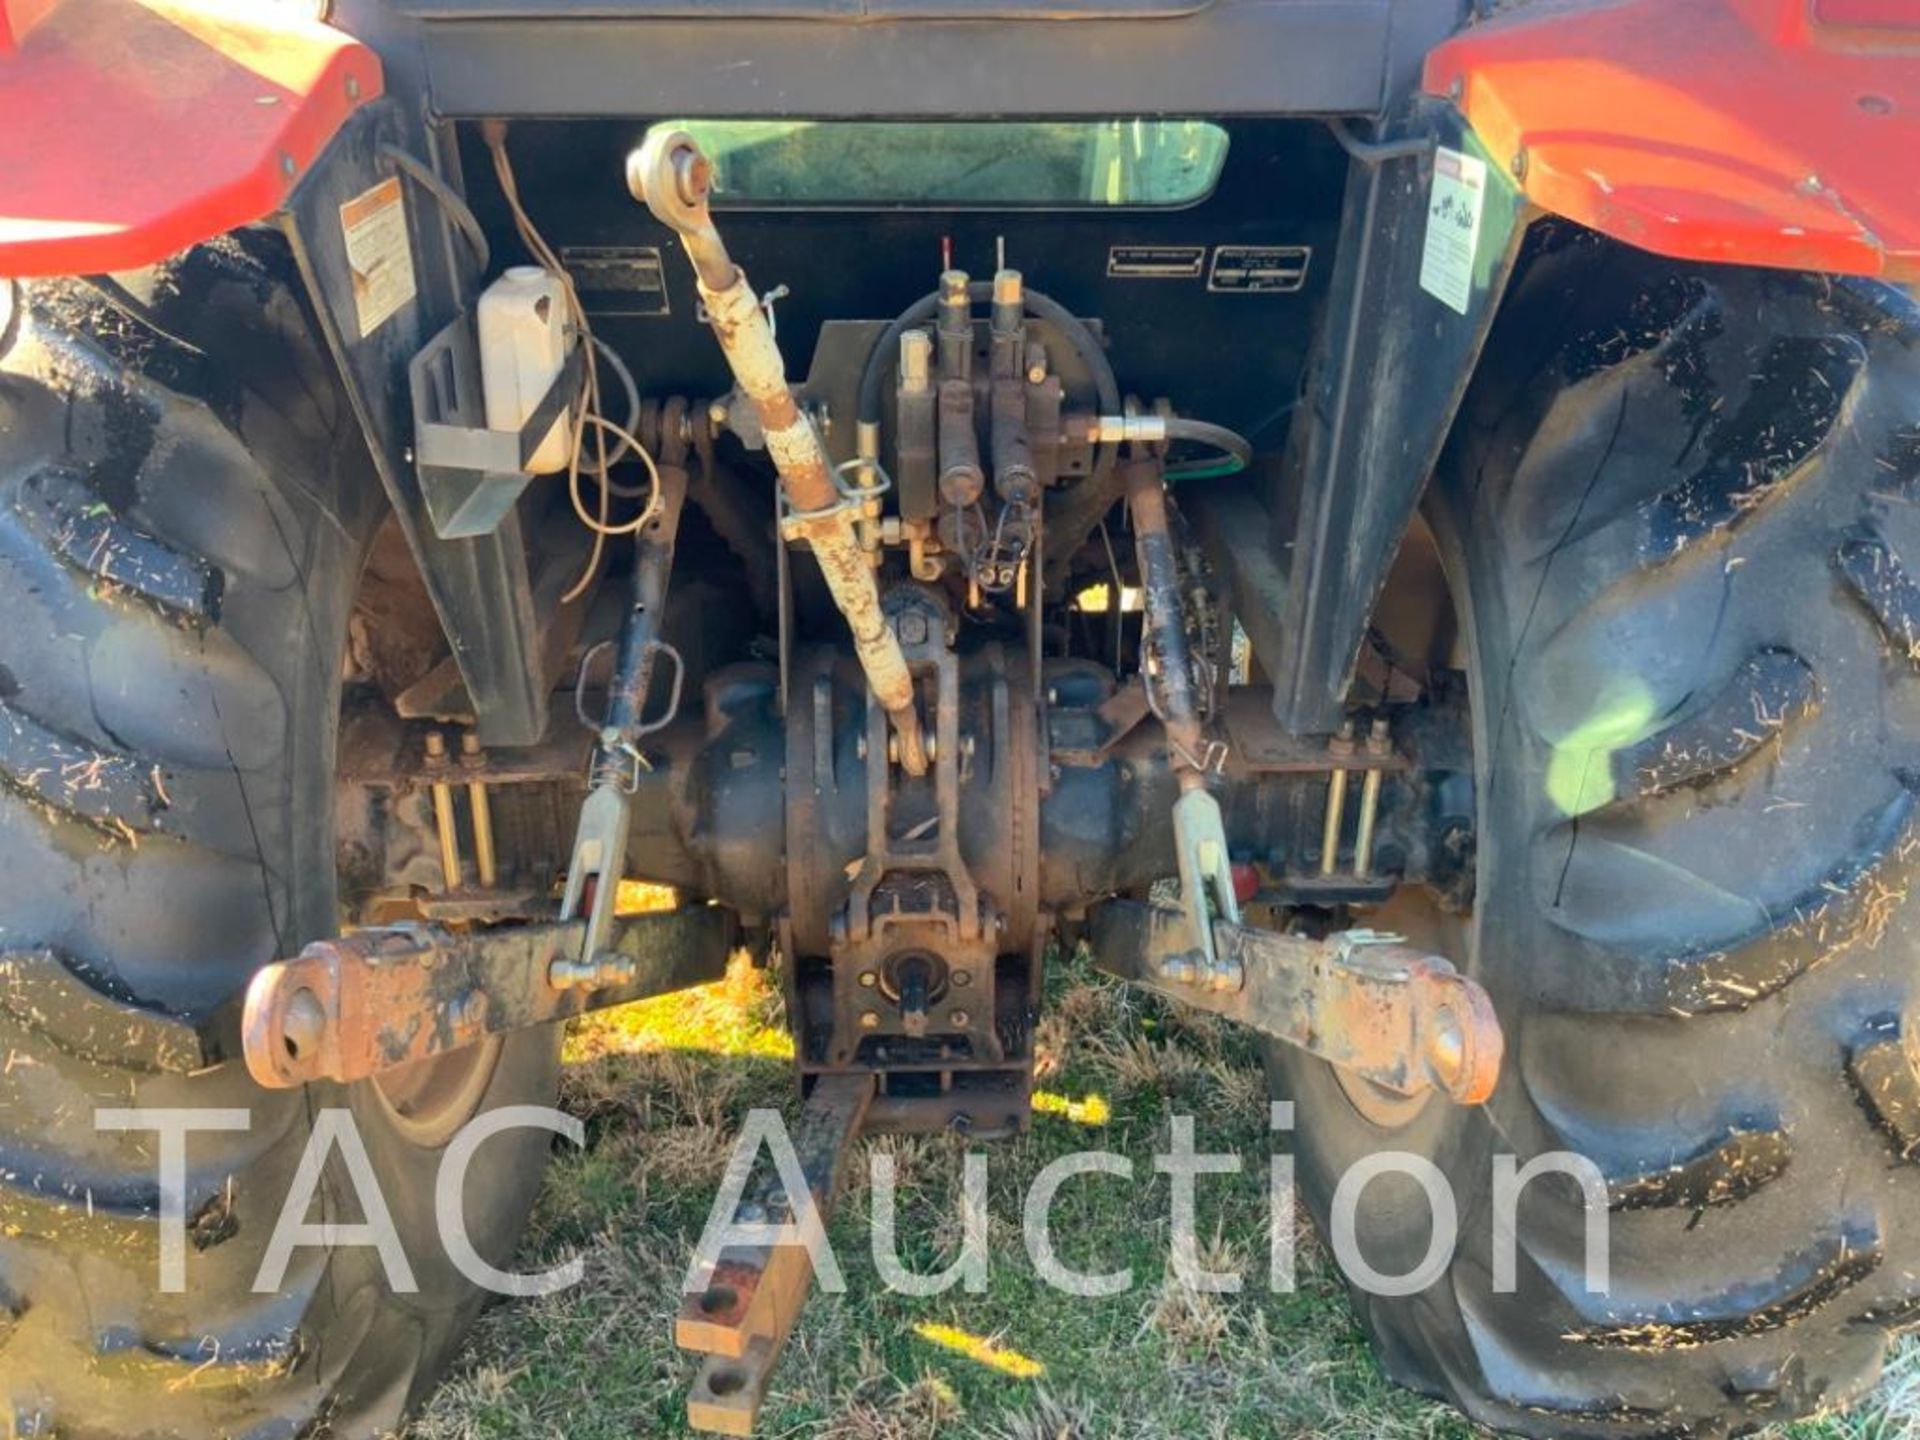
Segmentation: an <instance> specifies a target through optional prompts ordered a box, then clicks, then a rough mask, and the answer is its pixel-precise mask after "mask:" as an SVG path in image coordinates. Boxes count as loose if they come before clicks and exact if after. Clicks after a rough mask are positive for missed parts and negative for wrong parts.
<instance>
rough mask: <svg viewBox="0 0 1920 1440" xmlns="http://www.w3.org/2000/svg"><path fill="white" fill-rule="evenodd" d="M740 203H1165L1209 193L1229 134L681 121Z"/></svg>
mask: <svg viewBox="0 0 1920 1440" xmlns="http://www.w3.org/2000/svg"><path fill="white" fill-rule="evenodd" d="M666 123H668V124H670V125H673V126H675V127H676V128H679V129H683V130H686V131H688V132H689V133H690V134H692V136H693V137H694V139H696V140H698V141H699V142H700V146H701V148H702V149H704V150H705V151H706V153H707V154H708V156H709V157H711V159H712V160H713V166H714V183H715V194H714V202H715V203H716V204H719V205H733V206H780V205H795V206H826V207H835V208H838V207H865V206H879V207H888V206H891V207H902V208H905V207H912V208H926V207H960V206H968V207H971V206H994V207H999V206H1035V207H1043V208H1049V209H1054V208H1065V207H1070V206H1093V207H1104V206H1169V205H1190V204H1192V203H1193V202H1194V201H1196V200H1201V199H1204V198H1205V197H1206V196H1207V194H1208V193H1209V192H1211V191H1212V189H1213V185H1214V181H1216V180H1217V179H1219V177H1220V166H1221V164H1222V163H1223V162H1224V161H1225V160H1226V155H1227V132H1226V131H1224V130H1222V129H1221V128H1220V127H1219V126H1218V125H1213V124H1210V123H1208V122H1207V121H1204V120H1069V121H1052V120H1046V121H1041V120H990V121H972V120H963V121H932V122H927V121H917V120H914V121H896V120H820V121H813V120H674V121H668V122H666Z"/></svg>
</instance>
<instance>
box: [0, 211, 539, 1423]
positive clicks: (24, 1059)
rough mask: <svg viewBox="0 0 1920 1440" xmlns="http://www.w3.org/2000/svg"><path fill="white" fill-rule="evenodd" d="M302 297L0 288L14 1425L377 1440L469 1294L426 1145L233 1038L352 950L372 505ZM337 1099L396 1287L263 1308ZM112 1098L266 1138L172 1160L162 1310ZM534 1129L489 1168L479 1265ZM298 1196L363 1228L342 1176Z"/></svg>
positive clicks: (523, 1204)
mask: <svg viewBox="0 0 1920 1440" xmlns="http://www.w3.org/2000/svg"><path fill="white" fill-rule="evenodd" d="M289 274H290V270H289V267H288V266H287V264H286V261H285V258H284V256H283V255H282V254H281V253H280V251H279V249H278V247H277V245H276V244H275V242H274V240H273V237H270V236H245V237H239V238H232V239H228V240H223V241H220V242H217V243H215V244H212V245H209V246H206V247H203V248H201V249H198V250H195V251H192V252H190V253H189V254H187V255H185V256H183V257H181V258H180V259H179V260H177V261H175V262H172V263H170V264H168V265H166V266H163V267H160V268H159V269H157V270H154V271H150V272H143V273H141V274H138V275H129V276H122V277H117V278H115V279H112V280H105V279H103V280H99V281H95V282H59V283H48V284H38V283H33V284H26V285H22V286H19V287H16V288H14V289H13V290H12V291H10V292H9V293H7V294H6V295H5V296H4V297H3V298H0V616H4V625H5V633H4V636H3V637H0V1054H4V1055H5V1057H6V1058H5V1062H4V1065H0V1435H14V1434H17V1435H22V1436H25V1435H52V1434H58V1435H61V1436H63V1437H123V1436H127V1437H130V1436H141V1437H153V1436H194V1437H204V1436H241V1435H247V1436H291V1435H293V1434H296V1433H304V1431H305V1429H306V1427H309V1426H311V1425H312V1424H313V1423H314V1422H315V1421H316V1420H321V1419H324V1420H326V1421H328V1422H329V1424H330V1433H332V1434H334V1435H339V1436H348V1435H352V1436H359V1435H370V1434H374V1433H378V1432H380V1431H383V1430H384V1429H386V1428H387V1427H389V1426H390V1425H391V1424H392V1423H393V1422H394V1421H395V1420H396V1419H397V1417H398V1416H399V1414H400V1413H401V1411H402V1410H403V1408H404V1407H405V1406H407V1405H408V1404H409V1403H410V1402H411V1401H412V1400H413V1399H414V1398H415V1397H416V1396H417V1394H418V1392H419V1391H420V1390H421V1389H422V1388H423V1387H424V1386H425V1384H426V1383H427V1382H428V1381H429V1380H430V1379H431V1378H432V1376H433V1375H434V1373H435V1372H436V1371H437V1370H438V1369H439V1368H440V1366H441V1364H442V1363H443V1362H444V1360H445V1359H446V1357H447V1355H448V1353H449V1351H450V1350H451V1348H452V1346H453V1344H454V1343H455V1342H456V1341H457V1339H458V1337H459V1335H460V1333H461V1331H462V1330H463V1329H464V1327H465V1324H466V1322H467V1320H468V1319H469V1318H470V1317H471V1315H472V1314H473V1312H474V1311H475V1309H477V1306H478V1301H479V1296H478V1295H477V1294H476V1293H475V1292H474V1290H473V1288H472V1287H471V1286H470V1285H469V1284H468V1283H467V1282H466V1281H465V1280H464V1279H462V1278H461V1277H460V1276H459V1275H458V1273H457V1272H456V1271H455V1270H454V1268H453V1267H452V1265H451V1263H450V1262H449V1261H448V1260H447V1258H446V1256H445V1254H444V1252H443V1251H442V1250H441V1249H440V1247H439V1245H438V1242H437V1240H435V1239H434V1238H433V1232H432V1205H433V1200H432V1195H433V1189H432V1180H433V1175H434V1173H435V1170H436V1168H437V1160H438V1155H437V1150H436V1146H435V1143H433V1142H432V1141H430V1140H423V1139H422V1137H421V1136H419V1135H418V1134H415V1133H410V1132H409V1130H408V1127H407V1126H406V1125H405V1124H404V1123H402V1122H401V1121H400V1120H399V1119H398V1118H397V1116H396V1113H395V1111H394V1110H393V1108H392V1107H391V1106H390V1105H388V1104H387V1103H386V1102H385V1101H384V1100H382V1098H381V1097H380V1096H379V1095H377V1094H376V1093H375V1092H374V1091H373V1090H372V1088H371V1087H370V1086H364V1085H363V1086H359V1087H355V1088H353V1089H352V1090H345V1091H341V1090H335V1091H325V1090H321V1089H318V1088H316V1089H314V1090H312V1091H307V1092H287V1093H269V1092H263V1091H261V1090H259V1089H257V1088H256V1087H255V1086H254V1085H253V1084H252V1082H251V1081H250V1080H249V1078H248V1076H247V1074H246V1071H245V1068H244V1066H242V1065H241V1064H240V1063H239V1062H238V1060H237V1058H235V1056H234V1054H233V1049H232V1036H233V1034H234V1033H235V1032H234V1027H233V1020H232V1013H231V1006H232V1003H233V1001H234V999H235V997H236V996H237V995H238V993H239V992H240V991H241V990H242V988H243V987H244V985H245V983H246V981H247V979H248V977H249V976H250V975H251V974H252V972H253V971H254V970H255V969H256V968H257V967H258V966H259V965H260V964H261V963H263V962H264V961H266V960H268V959H269V958H271V957H274V956H276V955H286V954H290V953H292V952H293V951H294V950H295V949H297V947H298V946H299V945H300V944H301V943H303V942H304V941H305V940H307V939H310V938H312V937H314V936H316V935H320V934H324V933H329V932H330V931H332V930H333V929H334V928H335V927H336V925H337V916H336V913H335V896H334V856H333V851H332V835H331V823H330V811H331V790H332V784H333V779H332V773H333V748H334V731H335V727H336V724H337V719H338V709H339V686H340V674H341V656H342V650H343V643H344V636H345V626H346V620H347V616H348V612H349V608H350V605H351V600H352V595H353V591H354V586H355V582H356V579H357V577H358V574H359V569H360V565H361V562H362V559H363V557H364V554H365V550H366V547H367V545H368V543H369V541H370V539H371V537H372V535H373V533H374V530H375V528H376V526H377V525H378V523H379V522H380V520H381V519H382V517H383V515H384V513H385V501H384V499H383V497H382V494H381V490H380V487H379V485H378V483H377V480H376V478H375V476H374V474H373V471H372V469H371V466H370V463H369V459H368V456H367V453H366V450H365V447H364V445H363V443H362V442H361V440H360V438H359V432H358V428H357V425H356V423H355V421H354V419H353V416H352V415H351V413H350V412H349V410H348V407H347V403H346V399H345V397H344V395H343V394H342V393H341V391H340V390H339V388H338V386H337V384H336V382H335V379H334V376H333V373H332V370H331V367H330V364H329V362H328V360H327V358H326V356H325V354H324V352H323V350H322V349H321V348H320V347H319V346H318V344H317V343H316V341H315V339H314V335H313V331H312V329H311V327H310V325H309V317H308V315H307V314H306V313H305V311H304V309H303V306H302V303H301V301H300V300H299V298H298V293H297V291H296V290H295V289H294V288H293V287H292V286H291V285H290V284H289V283H288V276H289ZM0 286H4V282H0ZM555 1039H556V1037H553V1036H550V1035H535V1036H533V1037H531V1038H530V1039H525V1040H521V1041H517V1042H515V1043H512V1044H509V1045H507V1046H505V1047H503V1048H502V1049H501V1051H500V1052H499V1054H498V1056H497V1058H496V1060H495V1061H494V1063H493V1068H492V1073H491V1076H490V1077H487V1078H484V1079H483V1082H482V1083H483V1084H484V1087H485V1089H484V1094H483V1095H480V1097H479V1100H478V1106H479V1108H489V1107H492V1106H495V1105H499V1104H505V1103H514V1102H544V1101H547V1100H549V1099H550V1098H551V1096H552V1094H553V1088H554V1076H555V1070H556V1054H555V1049H554V1046H555ZM323 1106H345V1107H347V1108H349V1109H350V1110H351V1111H352V1112H353V1114H354V1116H355V1118H356V1120H357V1121H358V1123H359V1127H360V1130H361V1133H362V1135H363V1136H364V1138H365V1141H366V1144H367V1147H368V1150H369V1152H370V1154H371V1157H372V1160H373V1163H374V1167H375V1169H376V1170H377V1172H378V1173H379V1176H380V1179H381V1181H382V1186H383V1192H384V1195H385V1199H386V1202H387V1204H388V1205H389V1206H390V1207H391V1210H392V1213H393V1216H394V1220H395V1222H396V1225H397V1226H398V1229H399V1231H400V1233H401V1235H402V1238H403V1241H404V1243H405V1245H406V1248H407V1250H408V1253H409V1256H410V1258H411V1261H412V1266H413V1269H414V1272H415V1277H416V1279H417V1282H418V1287H419V1288H418V1293H415V1294H408V1295H393V1294H391V1293H389V1291H388V1288H387V1285H386V1282H385V1280H384V1278H383V1274H382V1271H381V1269H380V1267H379V1264H378V1261H377V1259H376V1258H375V1257H374V1254H373V1252H372V1251H371V1250H367V1249H346V1250H341V1251H338V1252H335V1253H331V1254H330V1253H327V1252H325V1251H323V1250H320V1249H311V1248H310V1249H303V1250H298V1251H296V1252H295V1253H294V1258H293V1262H292V1264H291V1266H290V1268H289V1269H288V1271H287V1274H286V1278H285V1281H284V1283H283V1284H282V1285H281V1286H280V1287H279V1289H278V1291H277V1292H276V1293H272V1294H256V1293H254V1292H253V1289H252V1286H253V1283H254V1279H255V1275H256V1272H257V1270H258V1267H259V1264H260V1261H261V1257H262V1253H263V1251H264V1249H265V1247H266V1244H267V1240H268V1237H269V1236H270V1234H271V1233H272V1230H273V1226H274V1222H275V1220H276V1218H277V1216H278V1213H279V1209H280V1206H281V1203H282V1201H283V1200H284V1198H285V1196H286V1194H287V1190H288V1182H289V1181H290V1180H291V1178H292V1176H293V1173H294V1167H295V1164H296V1162H297V1161H298V1159H299V1156H300V1153H301V1151H302V1148H303V1147H304V1145H305V1142H306V1140H307V1137H308V1135H309V1133H310V1130H311V1126H312V1123H313V1114H314V1112H315V1111H316V1110H317V1109H318V1108H320V1107H323ZM99 1107H122V1108H124V1107H141V1108H156V1107H210V1108H221V1109H239V1110H243V1111H245V1112H247V1113H248V1115H249V1116H250V1120H251V1124H250V1126H249V1128H248V1129H247V1130H245V1131H244V1132H234V1133H202V1134H195V1135H193V1136H192V1137H191V1138H190V1140H189V1143H188V1182H187V1214H188V1240H189V1243H188V1245H187V1254H186V1290H185V1292H184V1293H182V1294H160V1293H156V1287H157V1283H158V1275H159V1270H158V1235H159V1226H158V1214H159V1189H158V1183H157V1178H156V1177H157V1168H156V1159H155V1156H156V1151H155V1145H154V1143H153V1136H152V1135H151V1134H140V1133H114V1132H110V1131H101V1130H97V1129H96V1128H95V1111H96V1109H97V1108H99ZM548 1138H549V1137H547V1136H545V1135H543V1134H541V1133H540V1132H537V1131H521V1132H515V1133H511V1134H508V1135H504V1136H501V1137H499V1138H497V1139H495V1140H492V1141H490V1142H488V1144H487V1146H486V1148H485V1149H484V1150H483V1151H482V1152H481V1156H480V1160H479V1162H478V1164H477V1165H476V1167H475V1176H474V1181H475V1183H473V1184H471V1185H469V1187H468V1200H467V1214H468V1222H469V1230H470V1233H471V1234H472V1236H473V1238H474V1242H475V1244H476V1246H477V1247H478V1249H479V1250H480V1252H481V1253H482V1254H483V1255H485V1256H487V1257H488V1258H489V1259H490V1260H492V1261H494V1262H495V1263H501V1264H504V1263H505V1262H506V1261H507V1259H508V1257H509V1256H510V1255H511V1252H512V1249H513V1246H514V1243H515V1240H516V1237H517V1234H518V1231H519V1227H520V1225H521V1222H522V1220H523V1218H524V1215H525V1213H526V1210H527V1208H528V1205H529V1203H530V1200H531V1195H532V1191H533V1189H534V1187H535V1186H536V1185H537V1184H538V1180H539V1175H540V1171H541V1167H542V1164H543V1161H544V1156H545V1153H546V1150H547V1143H546V1142H547V1140H548ZM483 1168H484V1169H485V1170H487V1171H490V1172H491V1173H490V1174H487V1175H485V1176H484V1177H483V1176H482V1174H481V1171H482V1169H483ZM333 1169H334V1170H338V1169H339V1166H338V1164H337V1157H336V1164H335V1166H334V1167H333ZM320 1196H321V1198H320V1201H319V1203H318V1205H317V1207H316V1212H315V1214H314V1216H313V1217H312V1218H314V1219H319V1218H322V1215H324V1218H328V1219H335V1220H349V1221H351V1220H357V1219H359V1218H360V1212H359V1206H358V1203H357V1201H356V1200H354V1199H353V1198H352V1191H351V1189H350V1187H349V1186H348V1185H347V1184H346V1182H345V1180H344V1177H343V1176H342V1175H340V1174H337V1173H333V1171H330V1172H329V1174H328V1176H327V1177H326V1179H325V1181H324V1183H323V1185H322V1188H321V1192H320Z"/></svg>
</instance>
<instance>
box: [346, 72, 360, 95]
mask: <svg viewBox="0 0 1920 1440" xmlns="http://www.w3.org/2000/svg"><path fill="white" fill-rule="evenodd" d="M359 98H360V77H359V76H358V75H349V76H347V99H349V100H358V99H359Z"/></svg>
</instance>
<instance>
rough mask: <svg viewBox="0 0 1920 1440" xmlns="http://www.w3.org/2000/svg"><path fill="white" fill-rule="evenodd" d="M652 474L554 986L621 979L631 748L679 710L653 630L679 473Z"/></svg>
mask: <svg viewBox="0 0 1920 1440" xmlns="http://www.w3.org/2000/svg"><path fill="white" fill-rule="evenodd" d="M658 476H659V478H658V480H657V482H656V486H657V488H656V489H655V492H654V496H653V499H652V500H651V501H650V502H649V509H650V511H651V512H652V513H651V517H650V518H648V519H646V520H645V521H644V523H643V524H642V525H641V527H640V529H639V531H638V532H637V533H636V534H635V536H634V555H633V600H632V603H631V605H630V606H629V608H628V610H627V617H626V621H625V623H624V624H623V625H622V627H621V631H620V641H619V650H618V652H617V655H616V658H615V660H614V666H613V678H612V680H611V682H610V683H609V684H608V687H607V708H606V715H605V719H604V720H603V722H602V724H601V727H600V734H599V743H598V744H596V745H595V746H594V753H593V774H592V779H591V783H590V786H589V789H588V791H587V798H586V799H585V800H584V801H583V802H582V803H581V806H580V822H579V826H578V829H577V830H576V832H575V834H574V841H573V854H572V856H571V857H570V859H569V860H568V863H567V884H566V889H565V891H564V892H562V894H561V897H560V918H561V919H562V920H580V919H584V920H585V921H586V929H585V931H584V932H583V934H582V937H581V943H580V952H579V954H577V955H575V956H571V957H569V958H567V959H565V960H562V961H559V962H557V963H556V964H555V965H554V967H553V969H552V972H551V974H550V975H549V977H548V978H549V979H550V980H551V981H552V982H553V983H554V985H555V986H557V987H560V988H565V987H567V986H570V985H588V986H591V985H602V984H607V983H618V982H619V981H620V980H621V979H623V978H624V977H623V975H622V973H621V970H622V962H621V961H620V958H619V956H618V955H617V954H616V953H614V952H611V951H609V950H608V948H607V941H608V938H609V937H610V935H611V934H612V929H613V911H614V905H615V903H616V901H617V899H618V896H619V890H620V877H621V875H622V873H623V872H624V871H625V869H626V863H627V832H628V830H629V828H630V826H631V824H632V818H633V792H634V790H635V789H637V788H638V786H639V780H640V777H639V773H638V772H639V770H640V767H642V766H643V765H645V764H646V761H645V759H644V758H643V757H642V755H641V753H640V748H639V747H640V741H641V739H642V738H644V737H645V736H647V735H648V734H650V733H652V732H653V731H655V730H658V729H660V728H661V727H662V726H664V725H666V724H668V723H669V722H671V721H672V719H673V718H674V716H675V714H677V713H678V711H679V709H680V687H681V684H682V682H683V681H684V680H685V678H686V667H685V665H684V663H683V662H682V661H681V659H680V653H679V652H678V651H677V650H675V649H674V648H673V647H672V646H671V645H669V644H667V643H666V641H664V640H662V639H661V638H660V627H661V624H662V622H663V621H664V620H665V618H666V609H667V581H668V579H669V578H671V576H672V573H673V546H674V540H675V538H676V537H677V536H678V534H679V531H680V512H681V510H682V509H683V508H684V507H685V505H686V499H687V472H686V471H685V470H682V469H681V468H680V467H679V466H678V465H661V466H660V467H659V469H658ZM661 656H665V657H666V658H667V659H668V660H670V661H671V662H672V664H673V689H672V691H671V693H670V694H669V696H668V702H667V705H666V707H665V709H664V711H663V712H662V713H661V714H660V715H658V716H656V717H655V718H654V719H652V720H648V719H647V718H646V708H647V692H648V691H649V690H650V689H651V688H652V685H653V675H654V670H655V661H656V659H657V658H659V657H661ZM584 668H585V667H584V666H583V667H582V669H583V670H584ZM582 678H583V680H584V676H583V677H582Z"/></svg>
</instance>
